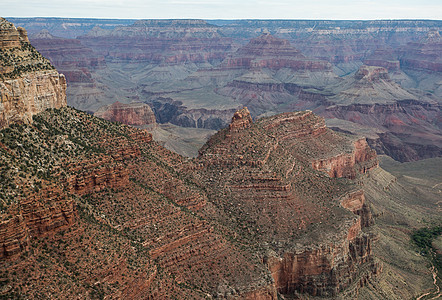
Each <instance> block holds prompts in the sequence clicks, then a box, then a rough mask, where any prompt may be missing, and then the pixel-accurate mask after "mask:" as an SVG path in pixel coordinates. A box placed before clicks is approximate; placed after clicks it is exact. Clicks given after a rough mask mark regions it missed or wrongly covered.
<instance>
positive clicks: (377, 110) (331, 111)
mask: <svg viewBox="0 0 442 300" xmlns="http://www.w3.org/2000/svg"><path fill="white" fill-rule="evenodd" d="M338 89H339V90H340V91H339V93H337V94H336V95H335V96H332V97H329V98H328V99H329V103H328V105H327V106H325V105H323V106H322V107H319V108H317V109H316V110H315V112H317V113H319V114H321V115H322V116H324V117H326V118H338V119H341V120H347V121H351V122H353V123H356V124H358V125H362V126H367V127H371V128H373V130H374V131H375V132H378V137H377V138H375V139H372V140H370V141H369V142H370V143H371V144H372V145H373V146H374V147H375V149H376V150H377V151H378V152H379V153H385V154H387V155H390V156H391V157H393V158H394V159H396V160H399V161H410V160H417V159H422V158H425V157H435V156H439V155H440V154H441V146H442V144H441V140H440V137H439V136H440V129H439V128H438V127H437V126H435V123H434V120H437V118H438V116H439V115H440V104H439V103H438V101H437V99H436V98H434V97H431V96H428V95H427V94H423V93H419V92H416V91H415V90H414V91H411V90H406V89H403V88H402V87H401V86H400V85H398V84H397V83H395V82H393V81H392V80H391V79H390V77H389V74H388V71H387V70H386V69H385V68H382V67H377V66H362V67H361V68H360V69H359V71H358V72H356V73H355V74H354V76H352V77H349V78H348V79H347V80H346V81H345V82H344V83H342V84H341V85H340V86H339V87H338ZM345 127H346V126H343V127H342V128H341V129H344V130H348V131H350V132H352V129H351V128H350V127H347V128H345ZM399 149H401V150H400V151H399Z"/></svg>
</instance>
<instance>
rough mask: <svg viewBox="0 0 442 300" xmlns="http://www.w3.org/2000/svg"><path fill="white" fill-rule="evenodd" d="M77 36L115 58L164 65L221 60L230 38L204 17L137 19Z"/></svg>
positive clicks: (229, 47)
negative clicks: (122, 24) (196, 18)
mask: <svg viewBox="0 0 442 300" xmlns="http://www.w3.org/2000/svg"><path fill="white" fill-rule="evenodd" d="M80 40H81V41H82V42H83V43H84V44H85V45H87V46H89V47H92V48H93V49H95V50H96V51H98V52H99V53H103V55H105V56H106V57H108V58H109V59H112V60H115V61H120V60H123V61H124V60H126V61H127V60H129V61H147V62H151V63H164V64H166V65H174V64H184V63H207V62H209V63H210V62H212V61H220V60H222V59H224V58H225V56H226V51H229V50H230V49H231V40H230V39H228V38H224V37H223V36H222V35H220V33H219V30H218V27H217V26H214V25H210V24H207V23H206V22H205V21H203V20H140V21H137V22H135V23H134V24H133V25H132V26H125V27H117V28H115V29H114V30H112V31H108V32H106V31H102V30H99V28H96V29H95V30H92V31H91V32H89V33H88V34H87V35H85V36H82V37H81V39H80Z"/></svg>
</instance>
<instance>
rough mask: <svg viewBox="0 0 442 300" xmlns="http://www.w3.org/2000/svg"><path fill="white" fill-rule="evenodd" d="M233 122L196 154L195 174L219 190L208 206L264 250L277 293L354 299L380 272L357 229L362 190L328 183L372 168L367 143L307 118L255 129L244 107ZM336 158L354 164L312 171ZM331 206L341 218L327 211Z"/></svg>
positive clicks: (288, 117) (289, 116) (364, 219)
mask: <svg viewBox="0 0 442 300" xmlns="http://www.w3.org/2000/svg"><path fill="white" fill-rule="evenodd" d="M235 116H236V117H235ZM235 116H234V118H233V119H232V124H231V126H230V127H229V128H227V129H225V130H224V131H221V132H219V133H218V134H216V135H215V136H213V137H212V138H211V139H210V140H209V142H208V143H207V144H206V146H205V147H203V148H202V149H201V151H200V161H201V163H203V164H204V168H203V170H202V171H200V172H201V173H202V174H204V176H205V179H204V184H205V185H206V186H208V187H210V188H212V189H214V190H215V191H217V192H218V193H216V194H215V195H214V196H213V197H215V198H214V199H212V200H211V201H213V202H214V203H215V204H216V206H217V207H219V209H220V211H222V212H223V213H224V214H226V215H227V218H226V219H224V220H223V222H227V224H229V226H232V227H234V228H237V230H238V231H239V232H240V235H241V236H243V238H245V239H246V240H249V241H252V242H250V243H252V244H254V243H256V244H258V245H260V247H263V248H265V249H267V255H266V258H265V260H264V262H265V263H266V264H267V265H268V267H269V270H270V272H271V274H272V277H273V279H274V281H275V286H276V288H277V290H278V292H280V293H282V294H287V295H293V294H295V293H308V294H310V295H312V296H322V297H332V296H336V295H337V294H338V293H339V292H341V291H342V290H344V289H348V288H349V287H350V286H352V288H351V289H353V290H354V291H353V292H354V293H357V289H358V288H359V287H360V283H361V284H363V283H364V282H365V281H366V279H367V278H370V277H371V276H374V275H375V274H377V273H378V272H380V270H381V267H380V265H379V264H378V263H376V262H375V261H374V259H373V254H372V250H371V248H372V247H371V243H372V238H371V237H370V236H369V235H368V234H365V233H363V231H362V229H363V228H364V227H366V226H369V225H371V224H372V216H371V213H370V210H369V208H368V206H367V204H366V203H365V197H364V194H363V191H362V190H360V189H358V188H356V187H353V188H352V189H351V190H347V191H344V190H342V186H340V187H339V185H335V184H336V183H337V182H335V180H336V179H334V177H343V176H346V175H347V174H346V173H347V172H348V173H349V174H352V176H351V177H352V178H354V177H356V176H358V174H361V173H363V172H365V171H366V170H368V169H369V168H367V169H366V170H364V168H360V167H358V163H362V164H365V163H367V164H368V165H369V166H370V168H374V167H376V166H377V159H376V154H375V153H374V152H373V150H370V149H369V148H368V146H367V144H366V142H365V140H357V141H354V140H351V139H349V138H347V137H344V136H342V135H339V134H336V133H334V132H332V131H331V130H329V129H328V128H326V126H325V124H324V120H323V119H322V118H320V117H318V116H316V115H314V114H313V113H312V112H295V113H284V114H280V115H276V116H273V117H269V118H263V119H259V120H257V121H256V122H255V123H251V122H250V121H251V120H250V119H249V118H248V117H247V116H248V114H247V113H245V109H243V110H240V111H238V112H237V114H236V115H235ZM244 122H245V123H246V124H247V126H243V123H244ZM232 127H233V128H234V129H235V130H234V131H233V132H232ZM341 155H348V156H349V157H351V156H353V157H355V159H354V160H353V161H351V160H349V161H348V162H346V163H344V164H342V165H340V164H336V166H335V168H336V170H337V173H336V174H331V175H328V174H327V175H326V174H323V173H321V172H319V173H315V172H316V171H315V168H314V167H313V166H312V164H314V161H315V159H316V158H318V157H323V158H324V159H328V160H330V161H333V157H339V156H341ZM306 162H309V163H310V164H308V163H307V164H306ZM221 182H222V183H223V184H222V185H219V183H221ZM332 195H334V196H332ZM218 197H219V198H218ZM223 199H224V200H223ZM334 201H337V203H338V206H339V207H340V209H342V210H340V209H339V212H338V210H335V208H336V207H335V208H333V207H332V206H330V205H332V203H334ZM338 219H339V221H338ZM275 220H277V222H275ZM313 224H315V225H313ZM331 228H334V229H333V230H330V229H331ZM312 236H315V238H312ZM289 237H290V238H289ZM362 270H363V271H362ZM356 274H358V275H356Z"/></svg>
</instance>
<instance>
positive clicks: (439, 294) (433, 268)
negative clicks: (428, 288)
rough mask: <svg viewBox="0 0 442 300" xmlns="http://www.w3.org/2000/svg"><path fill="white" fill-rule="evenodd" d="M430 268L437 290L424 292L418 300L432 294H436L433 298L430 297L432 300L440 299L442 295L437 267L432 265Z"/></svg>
mask: <svg viewBox="0 0 442 300" xmlns="http://www.w3.org/2000/svg"><path fill="white" fill-rule="evenodd" d="M430 270H431V273H432V274H433V284H434V286H435V287H436V291H434V292H428V293H425V294H422V295H420V296H419V297H417V298H416V300H421V299H422V298H423V297H425V296H428V295H430V294H433V295H435V296H434V297H433V298H430V300H433V299H440V297H441V296H442V293H441V292H440V287H439V286H438V285H437V269H436V268H435V267H434V266H431V269H430Z"/></svg>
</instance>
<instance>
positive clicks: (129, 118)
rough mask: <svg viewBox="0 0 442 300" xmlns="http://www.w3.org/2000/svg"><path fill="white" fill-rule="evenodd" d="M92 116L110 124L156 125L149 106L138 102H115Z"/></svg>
mask: <svg viewBox="0 0 442 300" xmlns="http://www.w3.org/2000/svg"><path fill="white" fill-rule="evenodd" d="M94 115H95V116H96V117H99V118H103V119H106V120H109V121H112V122H121V123H123V124H127V125H135V126H142V125H155V123H156V121H155V115H154V113H153V111H152V109H151V108H150V106H149V105H147V104H144V103H140V102H139V103H136V102H132V103H130V104H122V103H120V102H118V101H117V102H115V103H114V104H112V105H108V106H104V107H102V108H100V109H99V110H98V111H96V112H95V114H94Z"/></svg>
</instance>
